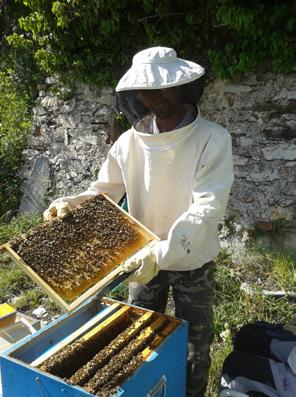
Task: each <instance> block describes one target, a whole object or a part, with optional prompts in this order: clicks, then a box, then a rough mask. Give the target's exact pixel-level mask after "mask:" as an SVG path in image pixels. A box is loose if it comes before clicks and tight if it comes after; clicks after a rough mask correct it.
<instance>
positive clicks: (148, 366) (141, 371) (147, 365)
mask: <svg viewBox="0 0 296 397" xmlns="http://www.w3.org/2000/svg"><path fill="white" fill-rule="evenodd" d="M187 341H188V325H187V323H186V322H183V323H182V324H181V325H180V326H178V327H177V328H176V329H175V331H174V332H173V333H172V334H171V335H169V336H168V337H167V338H166V340H165V341H164V342H163V343H162V344H161V345H160V347H159V348H158V349H156V352H155V353H153V354H152V355H151V356H150V357H149V358H148V359H147V360H146V361H145V362H144V363H143V364H142V365H141V367H140V368H138V370H137V371H136V372H135V373H134V374H133V375H132V376H131V377H130V378H128V379H127V381H126V382H124V383H123V384H122V385H121V390H122V392H121V393H120V396H122V397H129V396H137V397H146V396H147V394H148V393H149V391H151V390H152V389H153V387H154V386H155V385H157V384H158V383H159V381H161V379H162V377H163V376H165V379H166V382H165V384H166V385H165V387H166V395H167V396H169V397H185V392H186V366H187ZM158 395H163V394H161V391H160V392H159V394H157V396H158Z"/></svg>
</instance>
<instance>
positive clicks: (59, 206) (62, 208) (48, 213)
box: [43, 201, 71, 221]
mask: <svg viewBox="0 0 296 397" xmlns="http://www.w3.org/2000/svg"><path fill="white" fill-rule="evenodd" d="M70 213H71V207H70V204H69V203H68V202H66V201H63V202H60V203H52V204H50V206H49V207H48V209H47V210H45V211H44V212H43V219H44V221H50V220H52V219H55V218H60V219H64V218H66V217H67V216H69V215H70Z"/></svg>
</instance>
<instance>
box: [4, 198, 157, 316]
mask: <svg viewBox="0 0 296 397" xmlns="http://www.w3.org/2000/svg"><path fill="white" fill-rule="evenodd" d="M101 195H102V196H103V197H104V198H105V199H106V200H108V201H109V202H110V203H111V204H112V205H113V206H114V207H115V208H117V209H118V210H119V211H120V213H121V214H122V215H123V216H124V217H125V218H126V219H128V220H129V222H130V223H131V224H133V225H134V226H135V228H137V230H140V231H141V233H142V235H144V237H145V239H146V244H144V245H143V247H144V246H145V245H147V244H153V243H154V242H155V241H157V240H159V238H158V237H157V236H156V235H155V234H154V233H152V232H151V231H150V230H149V229H147V228H146V227H145V226H144V225H142V224H141V223H140V222H139V221H138V220H137V219H135V218H134V217H133V216H131V215H130V214H128V213H127V212H126V211H124V210H123V209H122V208H121V207H120V206H119V205H117V204H116V203H115V202H113V201H112V200H111V199H110V198H109V197H108V196H107V195H106V194H103V193H102V194H101ZM143 247H139V249H141V248H143ZM0 251H3V252H4V253H5V254H7V255H8V256H9V257H10V258H11V259H12V260H13V261H14V262H15V263H16V264H17V265H18V266H19V267H20V268H21V269H22V270H23V271H24V272H25V273H26V274H27V275H28V276H29V277H30V278H31V279H32V280H33V281H34V282H36V284H38V285H39V286H40V287H41V288H42V289H43V291H44V292H45V293H46V294H47V295H49V296H50V297H51V298H52V300H53V301H54V302H55V303H56V304H57V305H58V306H59V307H61V308H62V310H63V311H65V312H71V311H73V310H74V309H75V308H77V307H78V306H80V305H81V304H82V303H83V302H85V301H86V300H87V299H88V298H90V297H92V296H94V295H96V294H97V293H99V291H100V290H102V289H103V288H104V287H105V286H106V285H108V284H109V283H110V282H111V281H113V280H115V279H116V278H117V276H118V275H119V274H120V273H121V269H120V267H119V266H118V265H119V264H118V265H117V267H115V268H114V267H113V268H112V267H111V266H108V269H107V270H108V273H107V274H104V275H103V277H102V278H101V279H99V280H98V281H97V282H96V283H95V284H94V285H92V286H90V287H89V288H87V289H86V290H85V291H83V292H82V293H81V294H79V295H77V296H76V297H75V300H73V301H71V302H69V301H68V300H66V299H65V298H63V297H62V296H61V295H60V294H59V293H57V291H55V290H54V289H53V288H52V287H51V286H50V285H49V284H48V283H47V282H46V281H45V280H44V279H43V278H42V277H41V276H40V275H39V274H38V273H37V272H36V271H34V270H33V269H32V267H31V266H30V264H28V263H26V262H25V261H24V260H23V259H22V258H21V257H20V256H19V255H18V254H17V253H16V252H15V251H14V250H13V248H12V245H11V243H10V242H8V243H6V244H3V245H1V246H0ZM134 253H135V252H134ZM132 254H133V253H132ZM132 254H131V255H132Z"/></svg>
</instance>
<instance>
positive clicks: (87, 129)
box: [20, 73, 296, 230]
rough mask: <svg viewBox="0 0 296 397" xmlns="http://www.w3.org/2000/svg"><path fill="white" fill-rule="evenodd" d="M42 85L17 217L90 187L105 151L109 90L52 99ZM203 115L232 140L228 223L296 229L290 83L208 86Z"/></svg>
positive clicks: (267, 78)
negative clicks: (218, 126) (224, 131)
mask: <svg viewBox="0 0 296 397" xmlns="http://www.w3.org/2000/svg"><path fill="white" fill-rule="evenodd" d="M55 83H56V82H55V81H54V80H53V79H50V78H49V79H47V80H46V84H45V85H44V87H42V89H41V90H40V92H39V97H38V99H37V101H36V107H35V109H34V117H33V127H32V133H31V135H30V136H29V138H28V141H27V149H26V150H25V156H26V163H25V166H24V167H23V170H22V176H23V178H24V183H23V186H22V189H23V192H24V196H23V200H22V203H21V207H20V211H21V212H24V211H30V212H42V211H43V209H44V208H45V207H46V205H47V203H48V202H49V201H50V200H52V199H53V198H56V197H59V196H61V195H64V194H68V193H75V192H78V191H82V190H83V189H84V188H86V186H87V185H88V183H89V181H91V180H93V179H95V177H96V174H97V172H98V169H99V168H100V165H101V163H102V161H103V159H104V158H105V156H106V153H107V151H108V149H109V147H110V144H108V143H107V141H108V131H109V125H110V122H111V120H112V118H113V117H114V96H113V91H112V89H104V90H102V91H101V92H97V91H96V90H92V89H90V88H89V87H86V86H80V87H79V88H78V90H77V92H76V93H75V95H74V97H72V98H71V99H70V100H68V101H62V100H61V99H58V98H57V97H56V96H55V95H54V94H53V93H51V88H52V87H53V86H54V85H55ZM200 108H201V112H202V115H203V116H204V117H206V118H208V119H209V120H214V121H216V122H218V123H219V124H221V125H223V126H224V127H226V128H227V129H228V130H229V131H230V132H231V135H232V139H233V154H234V166H235V182H234V185H233V188H232V192H231V197H230V203H229V208H228V216H231V217H232V218H233V219H234V221H235V222H236V223H238V224H240V225H242V226H243V227H244V228H245V229H248V230H250V229H253V228H254V226H255V225H257V226H256V227H257V228H261V229H263V230H271V229H272V228H273V227H274V225H275V224H278V222H281V220H285V226H288V227H291V228H294V229H295V227H296V225H295V223H296V214H295V206H296V204H295V203H296V177H295V175H296V75H295V74H294V75H289V76H282V75H272V74H269V73H267V74H264V75H261V76H256V75H250V76H249V77H248V78H245V79H243V80H241V81H239V82H236V83H234V82H228V81H221V80H212V81H210V82H208V83H207V86H206V89H205V94H204V96H203V100H202V102H201V104H200Z"/></svg>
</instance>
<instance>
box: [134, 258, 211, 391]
mask: <svg viewBox="0 0 296 397" xmlns="http://www.w3.org/2000/svg"><path fill="white" fill-rule="evenodd" d="M213 267H214V265H213V262H209V263H206V264H205V265H204V266H203V267H201V268H199V269H196V270H190V271H182V272H181V271H180V272H179V271H160V272H159V273H158V275H157V276H156V277H155V278H154V279H153V280H151V281H150V282H149V283H148V284H146V285H140V284H137V283H130V286H129V303H131V304H133V305H136V306H141V307H145V308H147V309H151V310H154V311H158V312H162V313H163V312H164V311H165V309H166V305H167V300H168V293H169V288H170V286H171V287H172V292H173V299H174V303H175V316H176V317H179V318H182V319H185V320H187V321H188V323H189V339H188V357H187V363H188V365H187V389H186V396H187V397H202V396H204V393H205V390H206V386H207V380H208V371H209V367H210V363H211V361H210V355H209V350H210V344H211V342H212V340H213V319H212V303H213V299H214V290H215V282H214V276H213Z"/></svg>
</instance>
